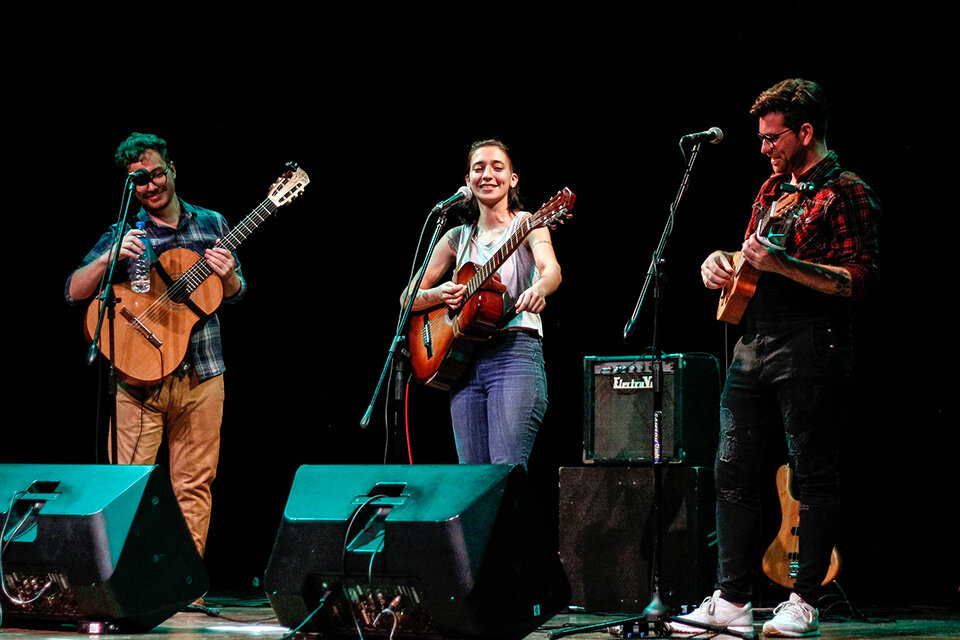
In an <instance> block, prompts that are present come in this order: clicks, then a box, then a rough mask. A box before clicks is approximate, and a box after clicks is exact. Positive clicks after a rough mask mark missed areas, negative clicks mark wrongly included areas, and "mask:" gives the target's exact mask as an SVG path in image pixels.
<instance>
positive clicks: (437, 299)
mask: <svg viewBox="0 0 960 640" xmlns="http://www.w3.org/2000/svg"><path fill="white" fill-rule="evenodd" d="M460 229H461V227H454V228H453V229H450V230H449V231H447V232H446V233H445V234H444V236H443V237H442V238H441V239H440V241H439V242H437V246H436V247H434V249H433V254H432V255H431V256H430V260H429V261H428V262H427V266H426V271H425V272H424V274H423V280H422V281H421V282H420V289H419V290H418V291H417V294H416V299H415V300H414V301H413V310H414V311H421V310H423V309H429V308H430V307H435V306H437V305H439V304H445V305H447V306H449V307H450V308H451V309H456V308H457V307H459V306H460V305H461V304H462V303H463V293H464V291H466V288H467V287H466V286H465V285H462V284H455V283H454V282H453V281H449V280H448V281H446V282H443V283H441V284H439V285H437V286H434V285H435V284H436V283H437V282H438V281H439V280H440V278H442V277H443V275H444V274H445V273H446V272H447V271H449V270H450V268H451V267H453V266H454V263H455V262H456V260H457V243H458V240H459V238H460ZM418 275H419V274H418ZM416 281H417V277H416V276H414V278H413V281H412V282H410V284H408V285H407V287H406V288H405V289H404V290H403V293H401V294H400V306H401V307H402V306H403V305H405V304H407V296H409V295H410V290H411V289H412V287H413V285H414V284H415V283H416Z"/></svg>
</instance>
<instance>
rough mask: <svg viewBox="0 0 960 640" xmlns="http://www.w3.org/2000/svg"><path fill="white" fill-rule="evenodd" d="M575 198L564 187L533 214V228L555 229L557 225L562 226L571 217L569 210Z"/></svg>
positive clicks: (571, 192) (567, 188)
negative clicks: (545, 227)
mask: <svg viewBox="0 0 960 640" xmlns="http://www.w3.org/2000/svg"><path fill="white" fill-rule="evenodd" d="M576 199H577V196H576V195H575V194H574V193H573V191H571V190H570V187H564V188H563V189H561V190H560V191H559V192H558V193H557V195H555V196H553V197H552V198H550V199H549V200H547V202H545V203H544V205H543V206H542V207H540V208H539V209H537V212H536V213H534V214H533V216H532V218H533V225H534V226H535V227H542V226H547V227H550V228H551V229H555V228H556V226H557V223H560V224H563V223H564V222H565V221H566V219H567V218H571V217H573V214H572V213H570V209H572V208H573V203H574V201H576Z"/></svg>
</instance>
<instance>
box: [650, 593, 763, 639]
mask: <svg viewBox="0 0 960 640" xmlns="http://www.w3.org/2000/svg"><path fill="white" fill-rule="evenodd" d="M677 618H678V619H679V620H689V621H690V622H700V623H702V624H709V625H712V626H714V627H726V628H727V629H728V630H730V631H733V632H736V633H752V632H753V606H752V605H751V604H750V603H749V602H748V603H747V604H745V605H743V606H742V607H738V606H736V605H735V604H733V603H730V602H727V601H726V600H724V599H723V598H721V597H720V590H719V589H717V590H716V591H714V592H713V595H712V596H710V597H709V598H706V599H705V600H704V601H703V603H702V604H701V605H700V606H699V607H697V608H696V610H695V611H694V612H693V613H688V614H687V615H685V616H677ZM666 627H667V630H668V631H670V633H671V634H673V635H675V636H677V637H690V636H695V635H700V634H705V635H709V636H710V637H714V636H716V632H715V631H708V630H707V629H704V628H703V627H696V626H694V625H690V624H683V623H682V622H668V623H666Z"/></svg>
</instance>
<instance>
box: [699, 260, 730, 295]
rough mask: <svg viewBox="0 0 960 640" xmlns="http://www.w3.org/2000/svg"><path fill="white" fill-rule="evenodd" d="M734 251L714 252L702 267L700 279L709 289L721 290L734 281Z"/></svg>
mask: <svg viewBox="0 0 960 640" xmlns="http://www.w3.org/2000/svg"><path fill="white" fill-rule="evenodd" d="M733 255H734V254H733V252H732V251H714V252H713V253H711V254H710V255H709V256H707V259H706V260H704V261H703V264H702V265H700V277H701V278H702V279H703V286H705V287H706V288H707V289H721V288H723V287H725V286H727V285H728V284H730V282H731V280H733V272H734V271H735V267H734V264H733V262H734V260H733Z"/></svg>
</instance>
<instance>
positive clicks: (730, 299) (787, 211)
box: [717, 192, 802, 324]
mask: <svg viewBox="0 0 960 640" xmlns="http://www.w3.org/2000/svg"><path fill="white" fill-rule="evenodd" d="M800 211H802V205H801V203H800V198H799V193H798V192H793V193H790V194H789V195H787V196H785V197H783V198H780V199H779V200H777V201H775V202H774V203H773V204H772V205H771V206H770V209H769V210H768V212H767V214H766V215H765V216H764V218H763V220H761V222H760V224H759V225H758V227H757V231H756V236H757V238H759V239H761V242H763V243H764V244H766V245H767V246H770V247H774V248H777V249H782V248H783V245H782V242H783V237H784V236H785V231H784V227H786V228H789V226H791V225H792V223H793V219H795V218H796V216H798V215H799V214H800ZM759 278H760V270H759V269H757V268H756V267H754V266H753V265H751V264H750V263H749V262H747V261H746V260H745V259H744V257H743V253H742V252H741V251H737V252H735V253H734V254H733V279H732V280H731V281H730V282H729V283H728V284H727V286H725V287H723V289H722V290H721V292H720V302H719V304H718V305H717V320H722V321H723V322H729V323H730V324H739V323H740V320H742V319H743V314H744V312H745V311H746V310H747V305H748V304H749V303H750V300H751V298H753V294H754V293H755V292H756V290H757V280H759Z"/></svg>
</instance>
